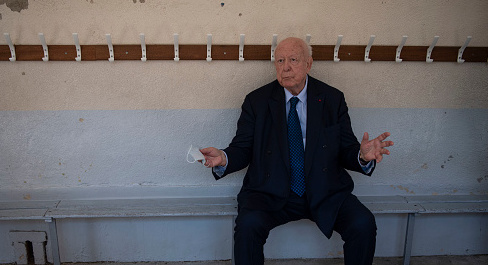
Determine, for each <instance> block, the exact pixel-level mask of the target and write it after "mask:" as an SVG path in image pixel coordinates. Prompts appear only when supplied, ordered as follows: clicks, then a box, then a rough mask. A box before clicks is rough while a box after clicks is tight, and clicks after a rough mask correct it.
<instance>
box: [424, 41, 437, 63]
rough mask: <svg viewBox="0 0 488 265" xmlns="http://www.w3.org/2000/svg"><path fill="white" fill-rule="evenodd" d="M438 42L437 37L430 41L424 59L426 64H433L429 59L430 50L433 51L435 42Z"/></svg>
mask: <svg viewBox="0 0 488 265" xmlns="http://www.w3.org/2000/svg"><path fill="white" fill-rule="evenodd" d="M438 40H439V36H434V41H432V44H431V45H430V46H429V48H428V49H427V56H426V58H425V61H426V62H428V63H431V62H433V61H434V60H433V59H430V56H431V55H432V50H433V49H434V47H435V45H436V44H437V41H438Z"/></svg>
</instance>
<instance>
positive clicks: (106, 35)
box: [105, 34, 115, 62]
mask: <svg viewBox="0 0 488 265" xmlns="http://www.w3.org/2000/svg"><path fill="white" fill-rule="evenodd" d="M105 38H106V39H107V44H108V52H109V53H110V58H108V61H109V62H113V61H114V60H115V58H114V46H113V45H112V36H111V35H110V34H105Z"/></svg>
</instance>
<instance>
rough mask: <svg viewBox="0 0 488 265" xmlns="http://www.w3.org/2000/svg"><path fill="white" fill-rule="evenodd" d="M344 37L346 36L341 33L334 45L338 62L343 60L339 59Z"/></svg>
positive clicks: (335, 60) (335, 58)
mask: <svg viewBox="0 0 488 265" xmlns="http://www.w3.org/2000/svg"><path fill="white" fill-rule="evenodd" d="M342 37H344V35H339V36H338V37H337V43H336V45H335V47H334V62H336V63H337V62H339V61H340V60H341V59H339V48H340V47H341V42H342Z"/></svg>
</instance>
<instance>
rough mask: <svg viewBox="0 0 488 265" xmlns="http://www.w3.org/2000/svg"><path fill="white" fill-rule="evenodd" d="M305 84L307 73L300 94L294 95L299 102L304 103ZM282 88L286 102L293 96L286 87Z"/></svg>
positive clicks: (306, 84) (305, 101)
mask: <svg viewBox="0 0 488 265" xmlns="http://www.w3.org/2000/svg"><path fill="white" fill-rule="evenodd" d="M307 86H308V75H307V79H306V80H305V86H304V87H303V89H302V91H300V94H298V96H296V97H297V98H298V99H299V100H300V102H302V103H304V104H306V103H307ZM283 90H285V100H286V101H285V102H288V101H290V99H291V98H292V97H294V96H293V94H292V93H290V91H288V89H286V88H283Z"/></svg>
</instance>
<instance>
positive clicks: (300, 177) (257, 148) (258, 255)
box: [200, 38, 393, 265]
mask: <svg viewBox="0 0 488 265" xmlns="http://www.w3.org/2000/svg"><path fill="white" fill-rule="evenodd" d="M275 58H276V60H275V67H276V76H277V80H275V81H274V82H271V83H269V84H267V85H265V86H263V87H261V88H259V89H257V90H255V91H253V92H251V93H249V94H248V95H247V96H246V98H245V100H244V103H243V105H242V113H241V116H240V118H239V120H238V123H237V132H236V136H235V137H234V139H233V140H232V142H231V143H230V145H229V147H227V148H225V149H224V150H219V149H216V148H214V147H208V148H204V149H201V150H200V151H201V152H202V154H203V155H204V156H205V161H206V162H205V166H207V167H212V168H213V174H214V176H215V178H216V179H220V178H222V177H225V176H226V175H227V174H230V173H232V172H236V171H239V170H241V169H244V168H245V167H247V166H248V169H247V173H246V175H245V177H244V180H243V185H242V189H241V191H240V192H239V195H238V197H237V199H238V205H239V210H238V216H237V219H236V227H235V234H234V239H235V248H234V253H235V262H236V264H237V265H257V264H263V263H264V254H263V246H264V244H265V242H266V239H267V237H268V235H269V232H270V230H271V229H273V228H275V227H277V226H279V225H282V224H285V223H288V222H290V221H295V220H300V219H310V220H312V221H314V222H315V223H316V224H317V226H318V227H319V228H320V230H321V231H322V233H323V234H324V235H325V236H327V237H328V238H330V237H331V235H332V231H337V232H338V233H339V234H340V235H341V237H342V239H343V240H344V260H345V264H346V265H360V264H372V262H373V256H374V251H375V244H376V223H375V219H374V216H373V214H372V213H371V212H370V211H369V210H368V209H367V208H366V207H365V206H364V205H363V204H361V202H359V200H358V199H357V198H356V196H354V195H353V194H351V192H352V190H353V188H354V183H353V181H352V179H351V177H350V175H349V174H348V173H347V171H346V169H348V170H352V171H357V172H361V173H363V174H366V175H371V174H372V173H373V170H374V168H375V166H376V163H377V162H380V161H381V160H382V158H383V155H384V154H389V151H388V150H387V149H385V147H388V146H391V145H393V142H391V141H385V139H386V138H387V137H388V136H389V135H390V134H389V133H387V132H385V133H383V134H381V135H380V136H378V137H377V138H375V139H373V140H369V136H368V134H367V133H364V136H363V139H362V141H361V144H359V142H358V140H357V139H356V137H355V136H354V134H353V132H352V128H351V122H350V118H349V115H348V109H347V105H346V102H345V99H344V95H343V93H342V92H340V91H339V90H337V89H335V88H333V87H331V86H329V85H327V84H325V83H323V82H321V81H319V80H317V79H314V78H312V77H311V76H308V73H309V71H310V69H311V67H312V62H313V59H312V56H311V47H310V46H309V45H307V44H306V43H305V42H304V41H303V40H301V39H298V38H287V39H285V40H283V41H282V42H280V44H279V45H278V46H277V48H276V50H275ZM292 124H293V125H292ZM292 134H293V136H292ZM292 138H293V139H295V140H293V139H292ZM297 138H298V139H299V140H298V141H296V139H297Z"/></svg>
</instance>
